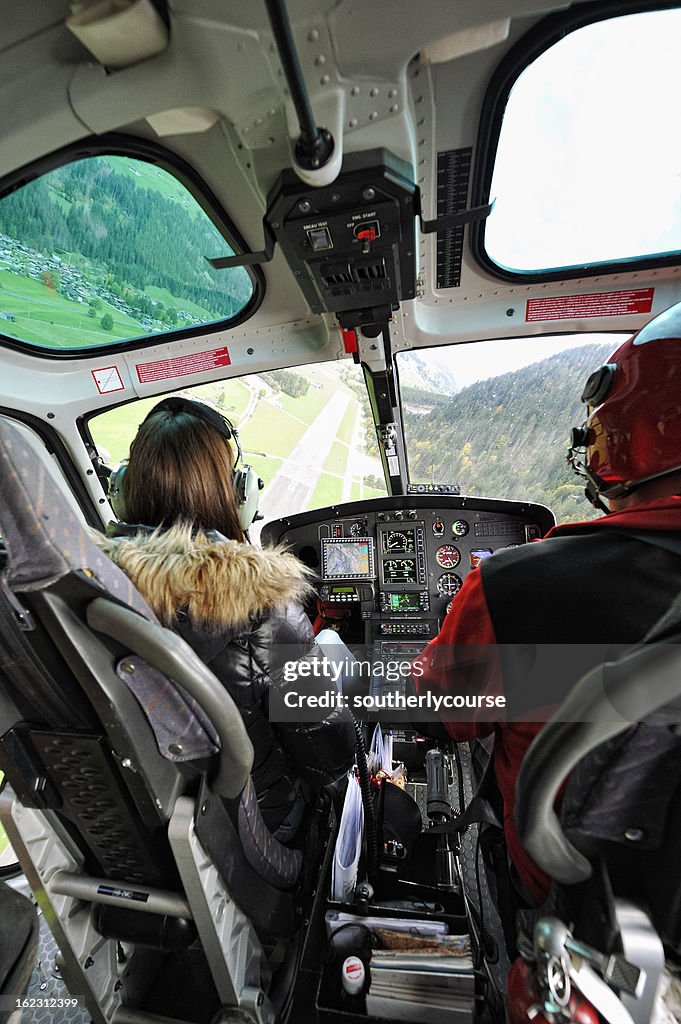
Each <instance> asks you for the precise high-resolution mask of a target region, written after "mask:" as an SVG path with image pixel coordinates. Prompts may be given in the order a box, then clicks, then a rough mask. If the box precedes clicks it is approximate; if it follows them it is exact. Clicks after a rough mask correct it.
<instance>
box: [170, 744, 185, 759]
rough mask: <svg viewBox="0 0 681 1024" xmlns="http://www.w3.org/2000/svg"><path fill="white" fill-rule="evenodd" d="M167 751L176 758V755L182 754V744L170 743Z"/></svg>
mask: <svg viewBox="0 0 681 1024" xmlns="http://www.w3.org/2000/svg"><path fill="white" fill-rule="evenodd" d="M168 750H169V751H170V753H171V754H174V755H175V756H177V755H178V754H181V753H182V744H181V743H171V744H170V746H169V747H168Z"/></svg>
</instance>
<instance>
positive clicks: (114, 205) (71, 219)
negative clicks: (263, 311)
mask: <svg viewBox="0 0 681 1024" xmlns="http://www.w3.org/2000/svg"><path fill="white" fill-rule="evenodd" d="M231 254H233V249H232V248H231V247H230V246H229V244H228V242H227V241H226V239H225V237H224V235H223V234H222V233H221V231H220V230H218V228H217V227H216V223H215V222H214V221H213V220H212V219H211V217H209V216H208V214H207V213H206V211H205V210H204V209H203V208H202V207H201V206H200V205H199V203H198V202H197V200H196V199H195V197H194V196H193V195H192V193H191V192H189V191H188V189H187V188H186V187H185V186H184V185H183V184H182V183H181V182H180V181H179V180H178V178H176V177H175V176H174V175H173V174H171V173H170V172H169V171H167V170H165V169H164V168H162V167H160V166H158V165H156V164H152V163H148V162H147V161H145V160H140V159H137V158H132V157H123V156H92V157H88V158H86V159H82V160H76V161H74V162H73V163H69V164H65V165H64V166H61V167H58V168H56V169H55V170H52V171H49V172H48V173H46V174H44V175H42V176H41V177H39V178H36V179H35V180H33V181H31V182H29V183H28V184H26V185H24V186H22V187H21V188H18V189H16V190H15V191H13V192H11V193H9V194H8V195H5V196H4V198H2V199H0V335H5V336H6V338H8V339H13V340H14V341H18V342H23V343H24V344H27V345H30V346H34V347H37V348H41V349H47V350H50V351H53V352H55V353H56V352H61V353H64V352H66V351H77V350H88V349H99V348H107V347H111V346H115V345H118V346H119V347H120V345H121V344H122V343H123V344H124V343H126V342H131V341H133V340H134V339H139V338H141V337H145V336H147V335H159V334H164V333H166V332H169V331H175V330H178V329H180V328H182V329H184V330H188V329H189V330H191V329H192V328H201V327H203V326H205V325H208V324H214V323H218V322H222V321H225V320H231V319H233V318H234V317H236V316H238V315H239V314H240V313H241V312H242V311H243V310H244V309H245V308H246V307H247V306H248V304H249V302H250V301H251V298H252V296H253V292H254V285H253V280H252V278H251V277H250V276H249V274H248V273H247V272H246V270H244V269H243V268H241V267H239V268H231V269H227V270H219V271H218V270H213V269H212V268H211V267H210V265H209V264H208V262H207V260H206V257H216V256H226V255H231Z"/></svg>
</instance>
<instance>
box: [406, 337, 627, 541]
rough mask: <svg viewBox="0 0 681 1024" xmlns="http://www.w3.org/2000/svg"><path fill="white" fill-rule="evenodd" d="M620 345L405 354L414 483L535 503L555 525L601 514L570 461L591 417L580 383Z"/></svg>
mask: <svg viewBox="0 0 681 1024" xmlns="http://www.w3.org/2000/svg"><path fill="white" fill-rule="evenodd" d="M618 344H619V340H618V338H617V337H616V336H613V335H591V336H589V337H587V338H585V336H584V335H582V336H581V337H579V336H572V337H563V338H529V339H528V338H520V339H519V338H514V339H508V340H505V341H484V342H476V343H474V344H468V345H451V346H448V347H442V348H433V349H420V350H419V351H418V352H407V353H400V354H399V355H398V357H397V366H398V372H399V377H400V394H401V397H402V416H403V421H404V430H405V437H406V441H407V453H408V459H409V476H410V482H411V483H412V484H432V483H436V484H456V485H457V486H458V487H459V488H460V492H461V494H470V495H477V496H482V497H486V498H508V499H513V500H516V501H535V502H539V503H540V504H542V505H547V506H548V507H549V508H550V509H551V510H552V512H553V513H554V514H555V516H556V520H557V521H558V522H570V521H575V520H584V519H592V518H593V517H594V516H595V515H600V513H599V512H596V510H595V509H594V508H593V506H592V505H590V504H589V502H588V501H587V499H586V497H585V495H584V483H583V481H581V480H580V479H579V478H578V477H577V476H575V474H574V473H573V472H572V470H571V469H570V467H569V466H568V465H567V461H566V458H567V452H568V440H569V437H570V431H571V429H572V427H578V426H581V424H582V422H583V420H584V418H585V406H584V405H583V404H582V402H581V401H580V396H581V394H582V390H583V387H584V383H585V381H586V380H587V378H588V376H589V374H590V373H591V372H592V371H593V370H594V369H598V367H599V366H601V365H602V364H603V363H605V362H607V359H608V357H609V356H610V355H611V354H612V352H613V351H614V350H615V349H616V348H617V346H618Z"/></svg>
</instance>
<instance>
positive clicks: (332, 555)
mask: <svg viewBox="0 0 681 1024" xmlns="http://www.w3.org/2000/svg"><path fill="white" fill-rule="evenodd" d="M321 544H322V576H323V578H324V579H325V580H330V579H373V577H374V576H375V575H376V573H375V571H374V546H373V540H372V539H371V537H356V538H355V537H353V538H346V537H339V538H323V539H322V542H321Z"/></svg>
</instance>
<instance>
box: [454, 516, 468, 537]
mask: <svg viewBox="0 0 681 1024" xmlns="http://www.w3.org/2000/svg"><path fill="white" fill-rule="evenodd" d="M468 530H469V526H468V523H467V522H466V520H465V519H455V520H454V522H453V523H452V533H453V534H454V536H455V537H465V536H466V534H467V533H468Z"/></svg>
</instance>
